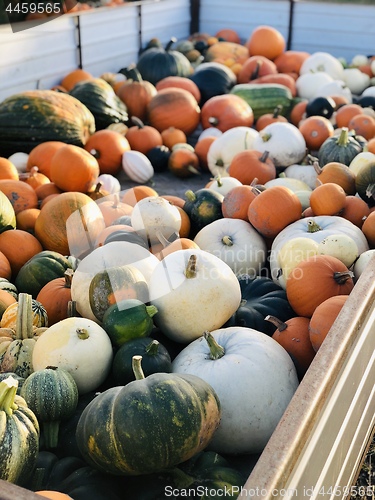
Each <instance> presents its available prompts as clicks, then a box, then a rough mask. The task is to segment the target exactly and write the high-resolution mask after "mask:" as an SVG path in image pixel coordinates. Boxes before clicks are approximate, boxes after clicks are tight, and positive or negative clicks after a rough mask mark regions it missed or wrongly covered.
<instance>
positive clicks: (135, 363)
mask: <svg viewBox="0 0 375 500" xmlns="http://www.w3.org/2000/svg"><path fill="white" fill-rule="evenodd" d="M132 369H133V373H134V376H135V380H142V379H144V378H146V377H145V374H144V373H143V370H142V356H133V357H132Z"/></svg>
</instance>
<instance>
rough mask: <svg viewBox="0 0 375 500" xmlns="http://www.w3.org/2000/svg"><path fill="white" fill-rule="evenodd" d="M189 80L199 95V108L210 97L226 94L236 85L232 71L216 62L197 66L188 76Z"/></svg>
mask: <svg viewBox="0 0 375 500" xmlns="http://www.w3.org/2000/svg"><path fill="white" fill-rule="evenodd" d="M190 80H193V82H194V83H195V84H196V85H197V86H198V88H199V91H200V93H201V100H200V106H202V105H203V104H204V103H205V102H206V101H208V99H210V98H211V97H214V96H217V95H222V94H228V93H229V92H230V91H231V90H232V88H233V87H234V85H235V84H236V83H237V78H236V75H235V74H234V73H233V71H232V70H231V69H230V68H228V67H227V66H224V64H221V63H217V62H204V63H202V64H199V65H198V66H197V67H196V68H195V70H194V73H193V74H192V75H191V76H190Z"/></svg>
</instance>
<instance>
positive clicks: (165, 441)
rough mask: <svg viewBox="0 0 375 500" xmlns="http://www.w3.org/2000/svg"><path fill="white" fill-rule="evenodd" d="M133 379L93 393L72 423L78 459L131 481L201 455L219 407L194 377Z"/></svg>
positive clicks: (207, 388) (160, 375)
mask: <svg viewBox="0 0 375 500" xmlns="http://www.w3.org/2000/svg"><path fill="white" fill-rule="evenodd" d="M135 358H136V357H135ZM139 358H141V356H140V357H139ZM135 373H136V370H135ZM136 378H137V380H135V381H133V382H130V383H129V384H127V385H125V386H123V387H122V386H118V387H112V388H110V389H107V390H106V391H104V392H102V393H101V394H99V395H98V396H97V397H96V398H95V399H94V400H93V401H92V402H91V403H89V404H88V406H87V407H86V408H85V410H84V411H83V413H82V415H81V418H80V420H79V422H78V425H77V432H76V438H77V444H78V447H79V449H80V451H81V453H82V456H83V457H84V459H85V460H86V461H87V463H88V464H89V465H92V466H94V467H95V468H97V469H99V470H101V471H103V472H106V473H110V474H116V475H125V476H126V475H130V476H134V475H139V474H150V473H153V472H158V471H162V470H165V469H168V468H170V467H174V466H176V465H178V464H180V463H182V462H184V461H186V460H188V459H189V458H191V457H192V456H193V455H194V454H195V453H198V452H199V451H201V450H203V449H204V448H205V447H206V446H207V445H208V443H209V441H210V440H211V438H212V437H213V435H214V433H215V431H216V429H217V427H218V425H219V422H220V415H221V410H220V402H219V400H218V397H217V395H216V393H215V391H214V390H213V388H212V387H211V385H209V384H208V383H207V382H205V381H204V380H202V379H201V378H200V377H196V376H194V375H182V376H181V375H177V374H173V373H154V374H152V375H149V376H148V377H146V378H139V375H137V373H136Z"/></svg>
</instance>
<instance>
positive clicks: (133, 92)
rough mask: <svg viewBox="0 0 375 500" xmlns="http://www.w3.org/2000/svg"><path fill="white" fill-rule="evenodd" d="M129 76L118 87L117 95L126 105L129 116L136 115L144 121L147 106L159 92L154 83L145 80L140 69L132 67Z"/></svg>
mask: <svg viewBox="0 0 375 500" xmlns="http://www.w3.org/2000/svg"><path fill="white" fill-rule="evenodd" d="M129 71H130V73H129V77H128V78H127V79H126V80H125V82H124V83H123V84H122V85H121V86H120V87H118V89H117V92H116V93H117V95H118V97H119V98H120V99H121V101H122V102H123V103H124V104H125V105H126V107H127V110H128V113H129V116H130V117H132V116H136V117H137V118H139V119H140V120H142V121H145V120H147V118H148V116H147V115H148V111H147V106H148V104H149V102H150V101H151V99H152V98H153V97H154V95H156V94H157V90H156V87H155V85H154V84H153V83H151V82H149V81H147V80H143V79H142V76H141V74H140V73H139V71H138V70H137V69H136V68H135V67H132V68H131V69H129Z"/></svg>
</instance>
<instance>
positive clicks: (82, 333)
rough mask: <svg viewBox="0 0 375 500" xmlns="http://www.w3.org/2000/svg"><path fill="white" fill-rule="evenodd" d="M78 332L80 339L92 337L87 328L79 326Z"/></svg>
mask: <svg viewBox="0 0 375 500" xmlns="http://www.w3.org/2000/svg"><path fill="white" fill-rule="evenodd" d="M76 332H77V336H78V338H79V339H80V340H86V339H88V338H89V337H90V335H89V332H88V330H87V329H86V328H77V329H76Z"/></svg>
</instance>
